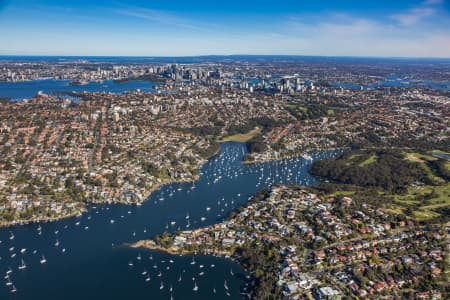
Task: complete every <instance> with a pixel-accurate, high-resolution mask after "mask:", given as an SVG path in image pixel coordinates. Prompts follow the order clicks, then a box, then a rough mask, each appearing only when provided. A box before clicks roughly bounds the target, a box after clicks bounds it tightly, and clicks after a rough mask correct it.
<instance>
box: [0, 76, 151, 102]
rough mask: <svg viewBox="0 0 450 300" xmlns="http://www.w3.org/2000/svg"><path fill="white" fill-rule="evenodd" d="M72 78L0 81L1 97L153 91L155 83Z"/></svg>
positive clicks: (21, 97)
mask: <svg viewBox="0 0 450 300" xmlns="http://www.w3.org/2000/svg"><path fill="white" fill-rule="evenodd" d="M71 82H72V81H70V80H55V79H41V80H33V81H24V82H0V97H5V98H11V99H12V100H16V101H17V100H23V99H27V98H31V97H34V96H36V94H37V93H38V92H39V91H42V92H44V93H46V94H53V93H54V92H67V93H68V92H83V91H87V92H111V93H123V92H125V91H130V90H137V89H140V90H141V91H146V92H152V91H154V87H155V85H156V84H155V83H153V82H149V81H145V80H131V81H125V82H115V81H113V80H105V81H103V82H89V83H87V84H84V85H71V84H70V83H71Z"/></svg>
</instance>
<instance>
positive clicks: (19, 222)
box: [0, 141, 342, 228]
mask: <svg viewBox="0 0 450 300" xmlns="http://www.w3.org/2000/svg"><path fill="white" fill-rule="evenodd" d="M224 143H240V144H245V143H241V142H233V141H227V142H220V143H219V145H221V144H224ZM337 149H342V148H329V149H321V150H319V149H309V150H305V152H307V151H314V150H316V151H329V150H337ZM305 152H303V153H305ZM219 153H220V146H219V147H217V149H216V151H215V152H214V154H212V155H211V156H210V157H208V158H206V159H203V160H202V161H201V162H200V164H199V165H198V166H196V168H195V170H197V171H199V170H200V168H201V167H202V166H203V165H204V164H205V163H207V162H208V161H209V160H210V159H212V158H214V157H215V156H217V155H218V154H219ZM294 157H301V154H300V155H292V156H285V157H279V158H268V159H264V160H257V161H245V160H242V161H241V162H242V164H243V165H251V164H257V163H265V162H271V161H277V160H284V159H289V158H294ZM199 179H200V174H199V173H198V174H196V175H195V176H194V178H192V179H184V180H178V181H170V180H165V181H162V182H159V183H157V184H155V185H154V186H153V187H152V188H150V189H149V190H148V191H147V196H145V197H143V200H140V201H137V202H129V201H121V200H118V201H101V200H100V201H91V200H87V201H86V202H82V204H83V207H82V209H81V210H80V211H78V212H76V213H72V214H67V215H64V216H60V217H53V218H42V219H34V220H14V221H11V222H5V223H0V228H6V227H13V226H22V225H27V224H31V223H46V222H56V221H60V220H64V219H69V218H72V217H75V216H77V215H78V214H80V213H81V214H83V213H85V212H87V211H88V208H87V205H89V204H124V205H137V206H140V205H142V204H143V203H144V202H145V201H147V200H148V199H149V198H150V197H151V195H152V194H153V193H154V192H155V191H157V190H158V189H160V188H162V187H164V186H165V185H167V184H172V183H173V184H180V183H190V182H196V181H198V180H199Z"/></svg>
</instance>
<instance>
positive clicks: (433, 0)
mask: <svg viewBox="0 0 450 300" xmlns="http://www.w3.org/2000/svg"><path fill="white" fill-rule="evenodd" d="M442 3H444V0H425V1H424V2H423V4H424V5H436V4H442Z"/></svg>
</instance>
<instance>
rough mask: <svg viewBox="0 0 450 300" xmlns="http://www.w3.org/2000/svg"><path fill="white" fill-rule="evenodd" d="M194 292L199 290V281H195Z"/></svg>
mask: <svg viewBox="0 0 450 300" xmlns="http://www.w3.org/2000/svg"><path fill="white" fill-rule="evenodd" d="M192 290H193V291H194V292H196V291H198V286H197V282H195V281H194V288H193V289H192Z"/></svg>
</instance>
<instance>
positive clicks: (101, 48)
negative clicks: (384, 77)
mask: <svg viewBox="0 0 450 300" xmlns="http://www.w3.org/2000/svg"><path fill="white" fill-rule="evenodd" d="M209 54H292V55H327V56H335V55H336V56H394V57H450V1H449V0H417V1H416V0H410V1H405V0H389V1H387V0H378V1H375V0H359V1H350V0H325V1H321V0H310V1H303V0H296V1H291V0H279V1H264V0H261V1H256V0H254V1H253V0H249V1H244V0H240V1H238V0H208V1H195V0H191V1H185V0H183V1H181V0H171V1H165V0H157V1H156V0H153V1H151V0H150V1H149V0H148V1H137V0H134V1H104V0H90V1H86V0H78V1H76V0H67V1H64V0H60V1H56V0H0V55H121V56H127V55H130V56H183V55H209Z"/></svg>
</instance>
